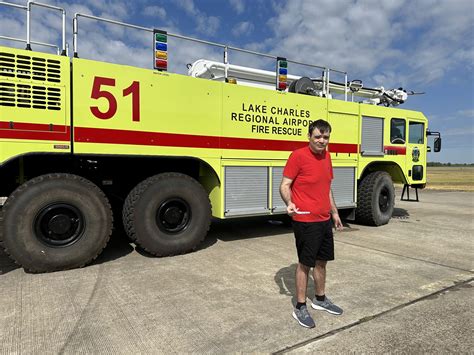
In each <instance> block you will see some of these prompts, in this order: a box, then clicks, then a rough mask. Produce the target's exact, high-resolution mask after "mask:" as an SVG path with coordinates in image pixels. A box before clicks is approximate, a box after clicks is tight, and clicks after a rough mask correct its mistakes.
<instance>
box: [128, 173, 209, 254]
mask: <svg viewBox="0 0 474 355" xmlns="http://www.w3.org/2000/svg"><path fill="white" fill-rule="evenodd" d="M210 221H211V205H210V202H209V197H208V195H207V193H206V191H205V190H204V188H203V187H202V186H201V185H200V184H199V183H198V182H197V181H196V180H194V179H193V178H191V177H189V176H187V175H184V174H179V173H164V174H159V175H155V176H153V177H151V178H149V179H147V180H145V181H143V182H141V183H140V184H138V185H137V186H136V187H135V188H134V189H133V190H132V191H131V192H130V194H129V195H128V197H127V199H126V201H125V204H124V208H123V222H124V227H125V230H126V232H127V234H128V235H129V237H130V239H132V240H134V241H136V243H137V244H138V245H140V246H141V247H142V248H143V249H145V250H146V251H147V252H149V253H151V254H153V255H157V256H168V255H176V254H182V253H186V252H189V251H192V250H193V249H195V248H196V247H197V245H198V244H199V243H200V242H201V241H202V240H203V239H204V238H205V236H206V234H207V231H208V230H209V226H210Z"/></svg>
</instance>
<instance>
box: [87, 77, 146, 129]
mask: <svg viewBox="0 0 474 355" xmlns="http://www.w3.org/2000/svg"><path fill="white" fill-rule="evenodd" d="M101 86H115V79H112V78H104V77H101V76H96V77H94V84H93V85H92V92H91V99H96V100H97V99H100V98H101V97H103V98H104V99H106V100H107V101H108V103H109V107H108V109H107V111H105V112H102V111H100V110H99V107H97V106H91V107H90V110H91V112H92V114H93V115H94V116H95V117H97V118H100V119H101V120H108V119H109V118H112V117H114V115H115V113H116V112H117V99H116V98H115V96H114V95H113V94H112V93H111V92H110V91H107V90H101ZM122 94H123V96H124V97H125V96H128V95H130V94H131V95H132V121H135V122H139V121H140V83H139V82H138V81H134V82H133V83H132V85H130V86H129V87H128V88H126V89H124V90H123V91H122Z"/></svg>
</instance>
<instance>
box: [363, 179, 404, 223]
mask: <svg viewBox="0 0 474 355" xmlns="http://www.w3.org/2000/svg"><path fill="white" fill-rule="evenodd" d="M394 205H395V188H394V187H393V182H392V178H391V177H390V175H389V174H388V173H386V172H385V171H375V172H373V173H370V174H368V175H367V176H366V177H364V179H363V180H362V181H361V183H360V184H359V189H358V198H357V208H356V220H357V221H358V222H360V223H363V224H367V225H372V226H380V225H383V224H387V223H388V221H389V220H390V218H391V217H392V213H393V208H394Z"/></svg>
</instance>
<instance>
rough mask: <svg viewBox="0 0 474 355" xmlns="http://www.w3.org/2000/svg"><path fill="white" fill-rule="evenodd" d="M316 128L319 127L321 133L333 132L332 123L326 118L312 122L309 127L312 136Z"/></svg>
mask: <svg viewBox="0 0 474 355" xmlns="http://www.w3.org/2000/svg"><path fill="white" fill-rule="evenodd" d="M315 128H317V129H319V132H321V133H331V125H330V124H329V122H327V121H325V120H316V121H313V122H311V124H310V125H309V128H308V133H309V135H310V136H311V135H313V131H314V129H315Z"/></svg>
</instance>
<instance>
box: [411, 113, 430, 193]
mask: <svg viewBox="0 0 474 355" xmlns="http://www.w3.org/2000/svg"><path fill="white" fill-rule="evenodd" d="M406 159H407V168H408V180H409V183H410V184H424V183H425V182H426V171H425V170H426V169H425V168H426V140H425V123H424V122H422V121H418V120H414V119H408V142H407V154H406Z"/></svg>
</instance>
